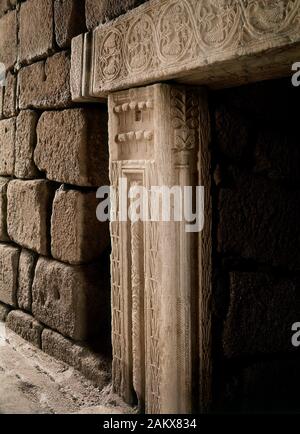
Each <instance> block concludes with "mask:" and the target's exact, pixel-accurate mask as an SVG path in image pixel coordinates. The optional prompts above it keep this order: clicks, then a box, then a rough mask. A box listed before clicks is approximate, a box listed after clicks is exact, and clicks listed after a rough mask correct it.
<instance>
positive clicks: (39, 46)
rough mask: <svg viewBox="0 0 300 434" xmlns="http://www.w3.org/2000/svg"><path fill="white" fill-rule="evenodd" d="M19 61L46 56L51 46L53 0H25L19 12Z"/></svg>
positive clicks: (23, 61)
mask: <svg viewBox="0 0 300 434" xmlns="http://www.w3.org/2000/svg"><path fill="white" fill-rule="evenodd" d="M19 40H20V45H19V62H20V63H30V62H32V61H34V60H37V59H40V58H42V57H46V56H47V55H48V54H49V53H50V52H51V51H52V48H53V1H52V0H27V1H26V2H24V3H22V4H21V9H20V12H19Z"/></svg>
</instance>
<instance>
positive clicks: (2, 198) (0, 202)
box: [0, 177, 9, 241]
mask: <svg viewBox="0 0 300 434" xmlns="http://www.w3.org/2000/svg"><path fill="white" fill-rule="evenodd" d="M8 183H9V179H8V178H2V177H0V241H8V240H9V237H8V235H7V222H6V219H7V185H8Z"/></svg>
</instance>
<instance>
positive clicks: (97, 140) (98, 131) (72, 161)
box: [34, 109, 108, 186]
mask: <svg viewBox="0 0 300 434" xmlns="http://www.w3.org/2000/svg"><path fill="white" fill-rule="evenodd" d="M107 152H108V147H107V114H106V113H105V112H104V111H103V110H101V109H72V110H64V111H59V112H45V113H43V114H42V116H41V117H40V120H39V123H38V126H37V146H36V149H35V153H34V160H35V163H36V165H37V167H38V168H39V169H40V170H41V171H44V172H46V176H47V178H48V179H51V180H53V181H59V182H64V183H67V184H75V185H80V186H100V185H103V184H107V183H108V161H107Z"/></svg>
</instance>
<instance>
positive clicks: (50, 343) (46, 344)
mask: <svg viewBox="0 0 300 434" xmlns="http://www.w3.org/2000/svg"><path fill="white" fill-rule="evenodd" d="M42 350H43V351H45V352H46V353H47V354H49V355H50V356H52V357H55V358H56V359H59V360H62V361H63V362H65V363H67V364H69V365H71V366H73V367H74V368H75V369H77V370H78V371H80V372H81V373H82V374H83V375H85V376H86V377H87V378H88V379H89V380H91V381H92V382H93V383H94V384H96V385H97V386H98V387H100V388H101V389H102V388H103V387H104V386H105V385H106V384H107V383H108V382H109V380H110V363H109V360H108V359H106V358H105V357H103V356H102V355H101V354H96V353H94V352H92V351H91V350H89V349H88V348H87V347H86V346H84V345H82V344H79V343H75V342H74V341H71V340H70V339H68V338H65V337H64V336H62V335H60V334H59V333H57V332H54V331H53V330H48V329H44V331H43V333H42Z"/></svg>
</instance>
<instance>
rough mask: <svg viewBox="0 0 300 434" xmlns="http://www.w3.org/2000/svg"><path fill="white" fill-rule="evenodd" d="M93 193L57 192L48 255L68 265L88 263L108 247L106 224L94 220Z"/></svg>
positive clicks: (95, 205) (94, 200)
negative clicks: (49, 253)
mask: <svg viewBox="0 0 300 434" xmlns="http://www.w3.org/2000/svg"><path fill="white" fill-rule="evenodd" d="M97 204H98V200H97V199H96V192H81V191H78V190H62V189H60V190H58V191H57V192H56V194H55V198H54V202H53V207H52V217H51V253H52V256H53V257H54V258H55V259H58V260H60V261H63V262H69V263H70V264H81V263H86V262H91V261H92V260H94V259H96V258H97V257H99V256H100V254H101V253H102V251H103V250H104V249H105V248H107V247H108V246H109V239H110V238H109V228H108V224H105V223H101V222H99V221H98V220H97V216H96V208H97Z"/></svg>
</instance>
